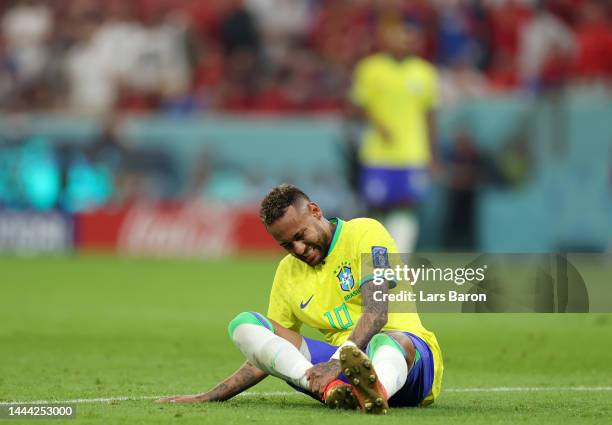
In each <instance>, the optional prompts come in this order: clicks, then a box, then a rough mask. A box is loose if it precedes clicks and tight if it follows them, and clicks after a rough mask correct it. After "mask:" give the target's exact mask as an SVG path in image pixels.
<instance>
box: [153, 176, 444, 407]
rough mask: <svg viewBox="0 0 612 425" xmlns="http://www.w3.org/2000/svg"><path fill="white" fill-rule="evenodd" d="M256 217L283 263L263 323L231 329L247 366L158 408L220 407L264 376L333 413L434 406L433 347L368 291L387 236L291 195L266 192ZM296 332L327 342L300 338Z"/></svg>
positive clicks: (243, 319)
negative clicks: (315, 332) (312, 332)
mask: <svg viewBox="0 0 612 425" xmlns="http://www.w3.org/2000/svg"><path fill="white" fill-rule="evenodd" d="M260 216H261V219H262V221H263V223H264V225H265V226H266V230H267V231H268V233H270V234H271V235H272V237H274V239H276V241H277V242H278V243H279V244H280V245H281V246H282V247H283V248H284V249H285V250H287V251H288V252H289V254H290V255H287V256H286V257H285V258H284V259H283V260H282V261H281V262H280V264H279V266H278V268H277V270H276V276H275V277H274V283H273V284H272V292H271V294H270V304H269V307H268V314H267V315H266V316H264V315H262V314H259V313H256V312H252V311H245V312H243V313H240V314H238V315H237V316H236V317H235V318H234V319H233V320H232V321H231V322H230V324H229V327H228V331H229V335H230V338H231V339H232V341H233V342H234V343H235V344H236V346H237V347H238V348H239V349H240V351H241V352H242V354H243V355H244V356H245V358H246V359H247V361H246V363H244V364H243V365H242V366H241V367H240V368H239V369H238V370H237V371H236V372H235V373H234V374H233V375H232V376H230V377H229V378H227V379H225V380H224V381H223V382H221V383H220V384H218V385H217V386H215V387H214V388H213V389H211V390H210V391H208V392H206V393H204V394H200V395H195V396H178V397H169V398H165V399H162V400H160V401H162V402H199V401H224V400H227V399H229V398H231V397H233V396H235V395H236V394H239V393H240V392H242V391H244V390H246V389H248V388H250V387H252V386H253V385H255V384H257V383H258V382H260V381H261V380H262V379H264V378H265V377H266V376H268V375H272V376H276V377H278V378H281V379H283V380H284V381H286V382H287V383H288V384H289V385H291V386H292V387H294V388H295V389H296V390H298V391H301V392H304V393H306V394H308V395H310V396H312V397H314V398H316V399H318V400H321V401H322V402H324V403H325V404H327V405H328V406H329V407H332V408H344V409H355V408H357V407H360V408H361V409H362V410H363V411H364V412H366V413H382V414H384V413H386V411H387V408H388V407H389V406H425V405H428V404H430V403H432V402H433V401H434V399H435V398H436V397H437V396H438V394H439V392H440V387H441V381H442V370H443V366H442V355H441V352H440V347H439V346H438V342H437V340H436V337H435V335H434V334H433V333H431V332H429V331H428V330H426V329H425V328H424V327H423V326H422V324H421V321H420V319H419V316H418V314H417V313H408V312H404V313H393V312H389V311H388V302H387V301H386V299H385V298H384V296H383V294H385V293H387V291H388V289H389V286H388V285H389V283H388V282H385V283H382V284H381V285H375V284H374V281H373V279H374V277H373V275H372V274H371V273H370V271H372V270H373V268H388V267H391V265H390V264H389V254H396V253H397V248H396V247H395V243H394V242H393V239H392V238H391V236H390V235H389V233H388V232H387V231H386V229H385V228H384V227H383V226H382V225H381V224H380V223H379V222H377V221H376V220H372V219H369V218H357V219H353V220H350V221H343V220H341V219H339V218H330V219H327V218H325V216H324V215H323V212H322V211H321V209H320V208H319V206H318V205H317V204H316V203H314V202H312V201H311V200H310V199H309V198H308V196H307V195H306V194H305V193H304V192H302V191H301V190H300V189H298V188H297V187H295V186H291V185H281V186H278V187H276V188H274V189H273V190H272V191H271V192H270V193H269V194H268V195H267V196H266V197H265V198H264V200H263V201H262V204H261V210H260ZM376 291H380V292H381V293H379V294H378V295H377V296H376V295H374V294H375V293H376ZM381 299H382V300H385V301H384V302H383V301H382V300H381ZM303 324H305V325H308V326H309V327H311V328H313V329H319V330H320V331H321V333H322V334H323V338H324V340H325V341H319V340H316V339H311V338H307V337H303V336H302V335H300V334H299V331H300V328H301V326H302V325H303ZM362 350H365V352H364V351H362ZM366 353H367V354H366Z"/></svg>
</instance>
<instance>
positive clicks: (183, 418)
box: [0, 256, 612, 425]
mask: <svg viewBox="0 0 612 425" xmlns="http://www.w3.org/2000/svg"><path fill="white" fill-rule="evenodd" d="M276 263H277V259H270V258H267V259H266V258H242V259H238V258H236V259H228V260H218V261H203V260H202V261H197V260H154V259H130V258H115V257H110V256H67V257H34V258H16V257H0V401H13V400H19V401H26V400H41V399H42V400H49V399H52V400H67V399H74V398H97V397H115V396H134V397H137V396H150V395H160V396H161V395H174V394H193V393H197V392H201V391H203V390H206V389H208V388H209V387H211V386H212V385H213V384H215V383H216V382H218V381H219V380H221V379H222V378H224V377H225V376H227V375H228V374H230V373H231V372H232V371H233V370H234V369H235V368H236V367H237V366H239V365H240V364H241V362H242V361H243V359H242V358H241V355H240V353H239V351H238V350H237V349H236V348H235V347H234V346H233V345H232V343H231V342H230V341H229V339H228V337H227V324H228V322H229V321H230V320H231V319H232V317H234V316H235V315H236V314H237V313H239V312H241V311H245V310H256V311H260V312H262V313H265V310H266V307H267V297H268V292H269V286H270V283H271V281H272V278H273V275H274V270H275V267H276ZM422 319H423V321H424V324H425V326H426V327H428V328H429V329H431V330H433V331H434V332H435V333H436V334H437V336H438V340H439V341H440V344H441V346H442V350H443V354H444V358H445V367H446V370H445V374H444V382H443V393H442V395H441V397H440V398H439V400H438V401H437V402H436V403H435V404H434V405H433V406H431V407H428V408H418V409H410V408H405V409H392V410H391V411H390V413H389V415H387V416H386V417H384V418H382V417H369V416H365V415H363V414H361V413H359V412H337V411H330V410H327V409H326V408H325V407H324V406H323V405H321V404H319V403H317V402H316V401H314V400H311V399H309V398H307V397H305V396H301V395H297V396H296V395H289V396H254V397H237V398H235V399H233V400H231V401H229V402H225V403H205V404H197V405H159V404H156V403H154V402H153V401H150V400H140V401H119V402H100V403H93V404H79V405H78V406H77V419H75V420H68V421H58V420H53V421H45V420H38V421H36V423H52V424H57V423H63V422H65V423H72V424H76V423H79V424H80V423H94V424H112V423H130V424H157V423H160V424H161V423H176V424H233V423H240V424H242V423H259V424H279V425H281V424H282V425H287V424H302V423H303V424H306V423H307V424H313V423H317V424H361V423H377V424H378V423H385V424H400V423H401V424H419V425H421V424H430V423H440V424H442V423H444V424H447V423H466V424H481V423H482V424H494V423H513V424H514V423H519V422H520V423H534V424H536V423H537V424H541V423H557V424H558V423H578V422H580V423H594V424H601V423H604V422H606V421H609V420H610V418H611V417H612V407H611V406H612V392H610V391H600V392H590V391H584V392H580V391H566V390H562V391H560V390H557V391H544V392H468V393H464V392H444V388H448V389H457V388H474V387H478V388H480V387H503V386H507V387H575V386H588V387H594V386H611V385H612V362H611V360H612V357H611V355H610V353H611V352H612V338H611V335H612V315H604V314H583V315H521V314H513V315H510V314H508V315H454V314H452V315H451V314H439V315H426V316H424V317H422ZM311 335H312V334H311ZM252 391H258V392H271V391H290V388H289V387H288V386H287V385H286V384H284V383H283V382H280V381H279V380H277V379H275V378H271V377H269V378H267V379H266V380H264V381H263V382H262V383H260V384H259V385H258V386H256V387H255V388H253V389H252ZM12 422H13V421H10V420H0V425H2V424H3V423H7V424H8V423H12ZM22 422H23V421H22ZM27 423H30V422H27Z"/></svg>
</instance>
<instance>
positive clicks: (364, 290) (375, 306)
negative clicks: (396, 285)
mask: <svg viewBox="0 0 612 425" xmlns="http://www.w3.org/2000/svg"><path fill="white" fill-rule="evenodd" d="M377 291H380V294H377V297H376V298H377V299H379V300H380V299H384V300H385V301H375V299H374V292H377ZM388 292H389V285H388V283H387V282H385V283H383V284H382V285H375V284H374V282H368V283H365V284H363V285H361V299H362V300H363V301H362V302H363V314H362V316H361V318H360V319H359V321H358V322H357V325H356V326H355V329H353V332H351V334H350V335H349V339H350V340H351V341H353V342H354V343H355V344H357V346H358V347H359V348H365V346H366V345H367V344H368V342H370V339H371V338H372V337H373V336H374V335H376V334H377V333H378V332H380V330H381V329H382V328H383V326H385V324H386V323H387V313H388V308H389V305H388V301H387V298H386V297H382V296H381V295H382V294H387V293H388Z"/></svg>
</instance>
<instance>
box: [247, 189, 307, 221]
mask: <svg viewBox="0 0 612 425" xmlns="http://www.w3.org/2000/svg"><path fill="white" fill-rule="evenodd" d="M299 199H305V200H307V201H309V202H310V198H309V197H308V195H306V194H305V193H304V192H302V190H301V189H299V188H298V187H297V186H294V185H292V184H288V183H283V184H281V185H278V186H276V187H275V188H274V189H272V190H271V191H270V192H269V193H268V194H267V195H266V197H265V198H264V199H263V201H261V207H260V208H259V218H261V221H262V222H263V224H265V225H266V226H270V225H271V224H273V223H274V222H275V221H276V220H278V219H279V218H281V217H282V216H283V215H285V212H287V208H289V206H290V205H293V204H294V203H295V202H296V201H297V200H299Z"/></svg>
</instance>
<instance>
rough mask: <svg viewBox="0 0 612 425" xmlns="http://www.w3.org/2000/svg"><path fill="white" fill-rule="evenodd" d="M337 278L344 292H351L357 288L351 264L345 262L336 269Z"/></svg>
mask: <svg viewBox="0 0 612 425" xmlns="http://www.w3.org/2000/svg"><path fill="white" fill-rule="evenodd" d="M336 277H337V278H338V281H339V282H340V288H342V290H343V291H347V292H348V291H350V290H351V289H353V287H354V286H355V278H354V277H353V271H352V270H351V264H350V263H349V262H344V263H342V264H341V265H340V267H338V268H337V269H336Z"/></svg>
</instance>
